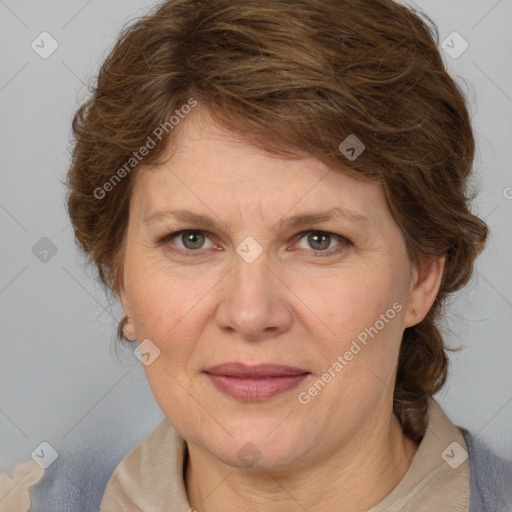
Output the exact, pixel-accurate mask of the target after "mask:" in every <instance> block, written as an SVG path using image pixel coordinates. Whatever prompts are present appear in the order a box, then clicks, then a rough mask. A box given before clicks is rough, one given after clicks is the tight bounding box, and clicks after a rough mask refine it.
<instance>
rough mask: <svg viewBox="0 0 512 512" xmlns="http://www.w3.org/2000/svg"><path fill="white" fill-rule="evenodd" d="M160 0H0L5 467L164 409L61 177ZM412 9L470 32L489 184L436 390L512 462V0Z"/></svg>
mask: <svg viewBox="0 0 512 512" xmlns="http://www.w3.org/2000/svg"><path fill="white" fill-rule="evenodd" d="M152 5H154V2H148V1H146V0H128V1H127V0H123V1H121V0H109V1H103V2H100V1H99V0H89V1H83V0H82V1H69V0H68V1H63V0H48V1H45V2H41V1H36V0H32V1H29V0H5V1H2V0H0V44H1V47H2V66H1V68H0V108H1V121H0V123H1V124H0V129H1V141H2V151H1V154H0V158H1V166H0V169H1V170H0V172H1V181H0V183H1V188H0V225H1V236H2V243H1V245H0V254H1V265H0V319H1V329H0V332H1V341H0V351H1V352H0V469H2V470H8V471H11V470H12V468H13V466H14V465H15V464H16V463H18V462H21V461H25V460H28V459H29V458H30V454H31V453H32V451H33V450H34V449H35V448H36V447H37V446H38V445H39V444H40V443H41V442H42V441H47V442H49V443H50V444H51V445H52V446H53V447H54V448H55V449H56V450H57V452H58V453H59V454H65V453H72V452H75V451H77V450H79V449H82V448H87V447H88V446H91V445H94V446H96V447H98V446H99V447H101V446H110V447H115V446H116V443H121V441H122V440H123V439H128V438H129V439H130V440H131V441H130V442H133V443H135V441H138V440H140V439H142V438H143V437H145V436H146V435H147V434H149V432H150V431H151V430H152V429H153V428H154V427H155V426H156V425H157V424H158V422H159V421H160V420H161V418H162V417H163V416H162V413H161V412H160V410H159V408H158V406H157V405H156V402H155V401H154V399H153V397H152V394H151V392H150V390H149V387H148V385H147V383H146V380H145V376H144V372H143V370H142V366H141V365H140V363H139V361H138V360H137V359H136V358H135V357H134V356H133V354H132V353H131V352H130V351H129V350H128V349H123V350H121V351H119V354H116V352H115V350H114V338H113V333H114V331H115V329H116V326H117V321H118V320H119V319H120V318H121V312H120V309H119V307H118V305H116V304H111V305H109V303H108V300H107V298H106V296H105V294H104V292H103V291H102V289H101V288H100V287H99V285H98V284H97V283H96V282H95V280H94V274H93V272H92V271H91V270H89V271H87V270H85V269H84V268H83V267H82V260H81V258H80V257H79V255H78V252H77V251H76V249H75V246H74V241H73V233H72V229H71V227H70V225H69V220H68V218H67V216H66V210H65V206H64V193H65V190H64V187H63V186H62V184H61V182H60V180H62V179H63V177H64V175H65V173H66V170H67V166H68V163H69V140H70V123H71V119H72V115H73V113H74V111H75V110H76V108H77V106H78V104H79V103H80V102H81V101H83V100H84V99H85V97H86V96H87V89H86V86H85V85H86V84H87V83H88V81H90V80H91V79H92V78H94V75H95V73H96V71H97V69H98V66H99V65H100V63H101V62H102V60H103V59H104V58H105V56H106V55H107V52H108V48H109V47H110V46H111V45H112V43H113V42H114V40H115V37H116V34H117V33H118V31H119V29H120V28H121V26H122V25H123V24H124V23H125V22H127V21H129V20H131V19H133V18H135V17H136V16H138V15H141V14H143V13H144V12H145V11H146V10H147V9H148V7H151V6H152ZM416 5H417V6H418V7H419V8H420V9H422V10H424V11H425V12H427V13H428V14H429V15H430V16H431V17H432V18H433V19H434V21H435V22H436V23H437V24H438V26H439V29H440V38H441V41H443V40H444V39H445V38H446V37H447V36H448V35H449V34H451V33H452V32H453V31H457V32H458V33H460V34H461V35H462V37H463V38H464V39H465V40H466V41H467V42H468V43H469V48H468V50H467V51H466V52H465V53H463V54H462V55H461V56H460V57H459V58H457V59H453V58H451V57H450V56H449V55H447V54H446V53H445V52H444V51H443V56H444V59H445V61H446V64H447V66H448V68H449V70H450V71H451V73H452V75H453V76H455V77H456V79H457V81H458V83H460V84H461V87H462V88H463V90H464V91H465V92H466V94H467V95H468V96H469V98H470V101H471V109H472V116H473V119H474V126H475V132H476V136H477V142H478V153H477V160H476V169H477V172H478V176H477V178H476V183H477V184H478V185H480V186H481V192H480V195H479V196H478V201H477V203H476V205H475V207H476V210H477V213H479V214H480V215H481V216H482V217H483V218H484V219H485V220H486V221H487V222H488V223H489V225H490V227H491V229H492V235H491V238H490V240H489V243H488V246H487V249H486V251H485V253H484V254H483V256H482V257H481V258H480V259H479V261H478V264H477V271H476V273H475V277H474V279H473V281H472V282H471V284H470V286H468V287H467V289H466V290H465V291H464V292H463V293H460V295H459V296H458V298H457V300H456V301H455V302H454V304H453V306H452V308H451V309H450V314H449V316H448V318H447V322H446V332H447V340H448V342H449V344H450V345H452V346H456V345H460V346H462V347H463V350H462V351H461V352H458V353H456V354H452V355H451V356H450V359H451V375H450V378H449V381H448V383H447V385H446V387H445V388H444V389H443V391H442V392H441V393H439V394H438V395H437V399H438V400H439V401H440V403H441V404H442V405H443V406H444V408H445V410H446V411H447V413H448V415H449V416H450V418H451V419H452V421H454V423H456V424H458V425H461V426H464V427H465V428H467V429H468V430H470V431H471V432H472V433H473V434H477V436H478V437H479V438H482V439H485V440H487V441H488V442H489V443H490V444H491V446H492V447H493V448H494V449H495V450H497V451H498V452H500V453H502V454H504V455H506V456H507V457H509V458H512V435H511V428H510V427H511V425H512V372H511V368H510V367H511V363H512V343H511V341H510V325H511V322H510V318H511V316H512V291H511V289H512V271H511V265H510V261H511V258H510V254H511V253H512V242H511V237H510V232H511V231H510V227H509V223H510V218H511V213H512V188H508V187H512V175H511V172H510V160H511V158H512V152H511V146H512V144H511V135H512V71H511V62H510V48H511V47H512V33H511V32H510V31H509V30H507V29H508V27H509V25H510V21H511V20H512V0H500V1H496V0H478V1H476V0H473V1H467V0H448V1H446V0H443V1H440V0H433V1H432V0H429V1H426V0H424V1H417V2H416ZM43 31H47V32H49V33H50V34H51V36H52V37H53V38H54V39H55V40H56V41H57V42H58V45H59V47H58V49H57V50H56V51H55V52H54V53H53V54H52V55H51V56H50V57H49V58H47V59H43V58H41V57H40V56H39V55H38V54H37V53H36V52H35V51H34V50H33V49H32V48H31V43H32V41H33V40H35V39H36V37H37V36H38V35H39V34H40V33H41V32H43ZM446 136H447V137H450V134H449V133H447V134H446ZM42 238H47V239H49V240H50V241H51V244H53V245H54V246H55V249H56V251H57V252H56V253H55V254H52V252H51V250H50V252H49V253H48V254H47V255H46V261H41V259H40V258H43V260H44V257H45V256H44V253H41V251H42V250H44V249H45V248H47V249H48V247H50V248H51V245H48V241H46V240H44V241H42V242H40V240H41V239H42ZM36 244H39V245H36ZM41 244H42V245H41ZM34 246H35V247H36V249H33V248H34ZM55 249H54V252H55ZM34 252H35V253H36V254H34ZM38 256H39V257H38Z"/></svg>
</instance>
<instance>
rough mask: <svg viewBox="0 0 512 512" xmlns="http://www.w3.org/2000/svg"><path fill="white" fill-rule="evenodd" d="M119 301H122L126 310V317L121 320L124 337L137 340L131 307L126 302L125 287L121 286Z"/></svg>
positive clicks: (122, 305)
mask: <svg viewBox="0 0 512 512" xmlns="http://www.w3.org/2000/svg"><path fill="white" fill-rule="evenodd" d="M119 301H120V302H121V307H122V308H123V311H124V314H125V316H124V318H123V319H122V320H121V329H120V330H121V332H122V335H123V337H124V338H126V339H128V340H130V341H135V340H136V339H137V336H136V334H135V324H134V322H133V320H132V317H131V312H130V309H129V308H128V306H127V304H126V300H125V297H124V289H123V288H122V287H121V289H120V292H119Z"/></svg>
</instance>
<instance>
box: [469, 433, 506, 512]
mask: <svg viewBox="0 0 512 512" xmlns="http://www.w3.org/2000/svg"><path fill="white" fill-rule="evenodd" d="M459 428H460V430H461V431H462V433H463V435H464V440H465V441H466V445H467V448H468V460H469V466H470V492H471V502H470V503H471V505H470V512H510V511H512V461H510V460H507V459H504V458H502V457H500V456H499V455H497V454H496V453H495V452H494V451H493V450H492V449H491V448H490V447H489V446H488V445H487V444H486V443H485V442H484V441H481V440H479V439H476V437H474V436H473V435H472V434H471V433H470V432H468V431H467V430H466V429H464V428H462V427H459Z"/></svg>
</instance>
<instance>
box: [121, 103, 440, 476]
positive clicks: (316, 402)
mask: <svg viewBox="0 0 512 512" xmlns="http://www.w3.org/2000/svg"><path fill="white" fill-rule="evenodd" d="M183 123H184V124H183V125H182V126H181V127H180V128H181V129H182V132H181V133H180V137H179V139H178V140H179V151H178V152H177V153H176V154H175V155H174V156H173V157H172V158H171V159H170V160H169V161H168V162H167V163H166V164H164V165H161V166H158V167H155V168H153V169H151V170H145V171H142V172H140V173H139V174H138V175H137V177H136V182H135V186H134V190H133V194H132V198H131V205H130V216H129V224H128V230H127V238H126V255H125V261H124V276H125V278H124V282H123V287H122V291H121V300H122V303H123V307H124V310H125V312H126V314H127V315H128V316H129V318H130V322H129V324H128V326H127V330H126V334H127V336H128V337H133V338H136V339H137V340H138V341H139V343H140V342H142V341H143V340H150V341H149V342H148V341H145V342H144V345H143V346H142V347H141V349H142V352H143V353H144V354H147V355H145V356H143V361H145V363H146V364H147V365H146V366H145V367H144V368H145V372H146V376H147V379H148V382H149V385H150V386H151V389H152V392H153V394H154V396H155V398H156V400H157V402H158V404H159V406H160V407H161V409H162V411H163V412H164V414H165V415H166V417H167V418H168V420H169V422H170V423H171V424H172V425H173V426H174V427H175V428H176V430H177V431H178V433H179V434H180V435H181V436H183V437H184V438H185V439H186V440H187V441H188V442H189V443H193V444H194V445H195V446H197V447H199V449H201V450H203V451H204V452H206V453H209V454H210V455H213V456H214V457H216V458H217V459H220V460H222V461H223V462H225V463H227V464H231V465H233V466H238V467H244V466H247V465H253V464H254V463H257V464H258V466H260V467H264V468H274V469H277V468H287V467H293V466H295V465H297V464H307V463H308V462H310V463H314V461H315V460H322V458H323V457H325V456H326V454H330V453H332V451H333V450H336V449H339V448H340V447H343V446H346V445H347V443H350V441H351V440H352V441H353V440H355V439H357V438H358V437H360V438H361V439H364V436H367V435H370V434H369V433H370V432H371V431H372V430H373V429H375V427H376V426H378V425H379V424H386V422H387V423H388V424H389V421H390V416H391V414H392V398H393V387H394V382H395V374H396V367H397V357H398V352H399V347H400V341H401V337H402V333H403V331H404V329H405V328H406V327H408V326H411V325H415V324H416V323H418V322H419V321H421V320H422V318H423V317H424V316H425V314H426V313H427V311H428V309H429V308H430V306H431V304H432V302H433V300H434V298H435V296H436V293H437V289H438V286H439V279H440V277H441V273H442V264H440V265H437V266H432V267H431V268H432V269H433V270H431V271H429V273H428V274H427V273H425V274H422V273H421V272H420V273H418V272H416V270H415V269H411V267H410V264H409V260H408V257H407V253H406V248H405V242H404V239H403V236H402V233H401V231H400V229H399V227H398V225H397V224H396V223H395V221H394V219H393V217H392V216H391V213H390V211H389V209H388V207H387V204H386V201H385V198H384V195H383V192H382V189H381V188H380V186H378V185H376V184H369V183H364V182H361V181H358V180H356V179H354V178H352V177H349V176H348V175H346V174H343V173H342V172H340V171H339V170H338V171H337V170H334V169H329V168H328V167H326V166H325V165H324V164H322V163H321V162H320V161H318V160H316V159H314V158H306V159H303V160H283V159H279V158H276V157H273V156H270V155H268V154H266V153H264V152H262V151H261V150H258V149H256V148H255V147H253V146H251V145H249V144H247V143H244V142H242V141H241V140H240V139H237V138H236V137H234V136H233V134H231V133H229V132H226V131H224V130H223V129H222V128H220V127H219V126H218V125H215V124H214V123H213V121H212V120H211V119H210V118H209V117H208V116H207V114H206V113H205V111H197V112H195V113H194V114H193V115H190V116H189V117H188V118H187V119H186V120H185V121H183ZM185 212H186V213H185ZM310 215H315V216H319V215H321V216H325V217H326V218H325V219H316V221H315V219H309V220H308V219H307V216H310ZM194 216H201V217H202V219H199V218H197V219H194V218H193V217H194ZM327 217H329V218H327ZM203 219H204V220H203ZM180 231H184V232H185V233H182V234H181V235H180V234H177V233H178V232H180ZM429 268H430V267H429ZM156 347H157V348H158V350H159V351H160V353H159V355H158V350H157V349H156ZM219 365H227V366H224V367H219ZM261 365H276V366H261ZM282 366H286V367H289V368H282ZM215 367H217V368H215Z"/></svg>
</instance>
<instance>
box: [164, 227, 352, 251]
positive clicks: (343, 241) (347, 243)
mask: <svg viewBox="0 0 512 512" xmlns="http://www.w3.org/2000/svg"><path fill="white" fill-rule="evenodd" d="M184 233H202V234H203V235H205V236H206V237H209V233H208V232H207V231H202V230H200V229H183V230H181V231H176V232H174V233H169V234H167V235H165V236H163V237H162V238H160V239H159V240H158V245H159V246H163V245H169V242H170V241H171V240H172V239H174V238H176V237H178V236H180V235H183V234H184ZM310 233H316V234H320V235H327V236H329V237H331V238H336V239H338V240H339V241H340V242H341V245H340V246H339V247H337V248H335V249H328V250H323V251H315V250H313V249H311V250H310V251H308V249H299V250H304V251H308V252H312V253H313V254H315V256H314V257H326V256H332V255H334V254H338V253H340V252H341V251H343V250H344V249H346V248H347V247H348V246H350V245H352V242H351V241H350V240H348V239H347V238H345V237H344V236H341V235H337V234H335V233H330V232H328V231H318V230H309V231H302V232H301V233H298V234H297V235H295V237H294V239H297V242H299V241H300V240H301V239H302V238H303V237H304V236H305V235H308V234H310ZM171 250H172V251H173V252H175V253H178V254H182V255H184V256H187V257H198V256H202V255H203V249H197V250H191V249H189V250H184V249H180V248H176V247H175V246H174V247H173V248H172V249H171Z"/></svg>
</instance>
